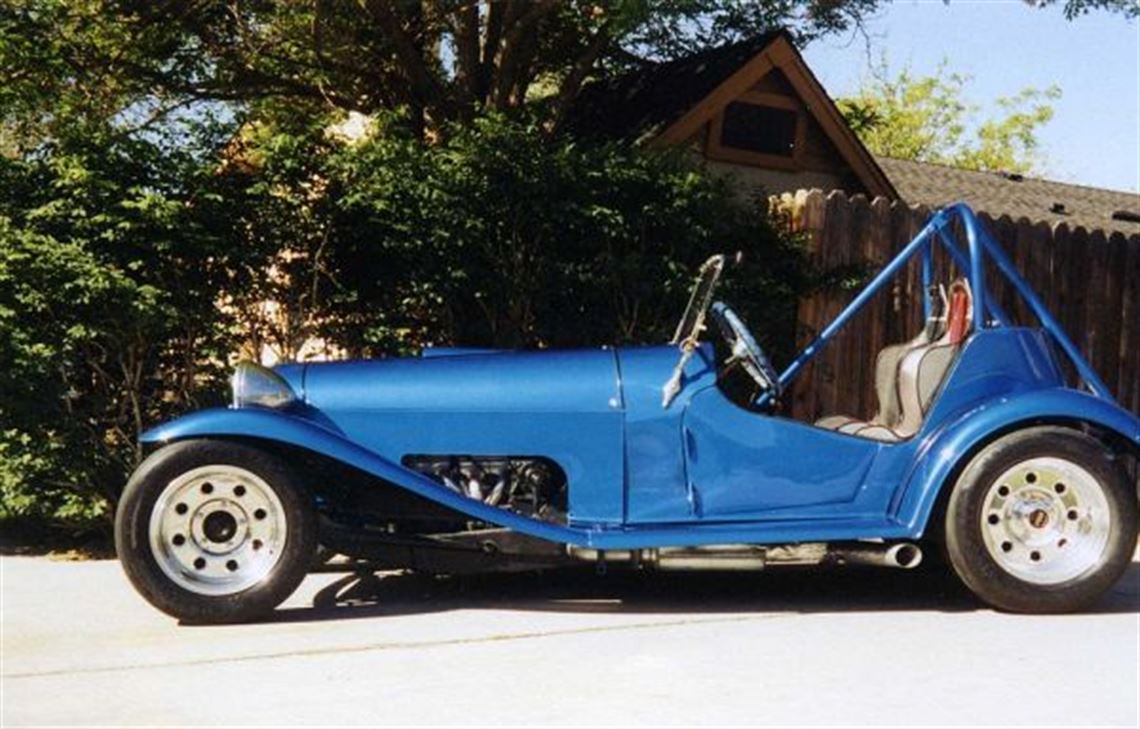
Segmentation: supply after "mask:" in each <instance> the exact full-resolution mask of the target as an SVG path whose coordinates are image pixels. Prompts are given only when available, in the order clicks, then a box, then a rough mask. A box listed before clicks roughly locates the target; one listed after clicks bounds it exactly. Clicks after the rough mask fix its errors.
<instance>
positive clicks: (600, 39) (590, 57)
mask: <svg viewBox="0 0 1140 729" xmlns="http://www.w3.org/2000/svg"><path fill="white" fill-rule="evenodd" d="M611 40H612V38H611V37H610V32H609V28H608V27H607V26H605V25H602V27H600V28H598V30H597V32H595V33H594V37H593V38H592V39H590V42H589V43H588V44H587V45H586V48H585V50H583V51H582V53H581V54H580V55H579V56H578V58H576V59H575V60H574V65H573V66H572V67H571V69H570V73H569V74H567V76H566V79H565V80H564V81H563V82H562V88H560V89H559V90H558V102H557V104H556V105H555V109H554V119H553V120H552V121H551V123H550V130H551V131H552V132H553V131H556V130H557V129H558V128H559V127H560V126H561V125H562V121H563V119H565V118H566V113H567V112H568V111H569V110H570V105H571V104H573V103H574V99H575V98H576V97H577V96H578V92H579V91H580V90H581V88H582V84H583V83H584V82H585V80H586V76H588V75H589V73H590V71H591V70H592V69H593V68H594V64H595V63H596V62H597V60H598V57H599V56H601V55H602V53H603V52H604V51H605V50H606V47H607V46H609V44H610V41H611Z"/></svg>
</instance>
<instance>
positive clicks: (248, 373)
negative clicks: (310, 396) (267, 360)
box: [230, 362, 297, 408]
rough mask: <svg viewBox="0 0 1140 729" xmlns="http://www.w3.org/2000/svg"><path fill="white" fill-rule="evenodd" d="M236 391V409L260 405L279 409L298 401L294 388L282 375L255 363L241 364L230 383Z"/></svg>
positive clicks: (235, 370)
mask: <svg viewBox="0 0 1140 729" xmlns="http://www.w3.org/2000/svg"><path fill="white" fill-rule="evenodd" d="M230 382H231V384H232V386H233V391H234V407H235V408H244V407H248V406H250V405H258V406H260V407H264V408H279V407H282V406H284V405H288V404H289V403H291V402H293V401H294V400H296V399H297V395H296V394H295V393H294V392H293V388H291V387H289V383H288V382H286V381H285V379H284V378H283V377H281V375H279V374H277V373H276V372H274V371H273V370H271V369H269V368H268V367H262V366H261V365H259V364H255V363H253V362H240V363H238V366H237V367H235V368H234V376H233V379H232V380H231V381H230Z"/></svg>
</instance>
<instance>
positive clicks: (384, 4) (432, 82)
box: [358, 0, 454, 116]
mask: <svg viewBox="0 0 1140 729" xmlns="http://www.w3.org/2000/svg"><path fill="white" fill-rule="evenodd" d="M358 1H359V2H360V3H361V5H362V7H363V8H364V9H365V10H366V11H367V12H368V13H370V14H371V15H372V17H373V18H375V19H376V22H377V23H378V24H379V25H380V28H381V29H382V30H383V31H384V32H385V33H387V35H388V37H389V38H390V39H391V41H392V44H393V46H394V47H395V50H396V58H397V59H398V60H399V63H400V67H401V68H402V69H403V71H404V74H405V75H406V76H407V78H408V82H409V83H410V84H411V86H412V93H413V95H414V96H415V97H416V99H417V100H418V101H419V102H420V103H421V104H423V105H424V106H426V107H428V108H433V109H436V110H438V111H440V112H442V113H443V115H444V116H453V112H454V109H453V108H452V106H451V104H450V102H449V101H448V100H447V97H446V95H445V94H444V92H443V88H442V87H441V86H440V84H439V80H438V79H436V77H435V76H434V75H433V74H432V72H431V70H430V69H428V67H427V64H426V63H425V62H424V57H423V54H422V53H420V51H419V49H418V48H417V47H416V44H415V42H414V41H413V40H412V38H411V37H410V36H409V35H408V34H407V33H406V32H405V31H404V28H403V26H402V24H401V23H400V20H399V18H397V17H396V14H395V12H394V11H393V10H392V6H391V4H390V3H389V2H388V0H358Z"/></svg>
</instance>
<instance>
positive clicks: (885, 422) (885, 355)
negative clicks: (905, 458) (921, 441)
mask: <svg viewBox="0 0 1140 729" xmlns="http://www.w3.org/2000/svg"><path fill="white" fill-rule="evenodd" d="M948 308H949V315H948V316H947V317H945V318H942V317H940V316H938V315H937V314H935V315H934V316H932V317H931V318H930V319H928V320H927V322H926V326H925V327H924V328H923V330H922V332H920V333H919V335H918V336H917V337H915V338H914V339H912V340H910V341H909V342H904V343H902V344H894V345H891V346H888V347H884V348H883V349H882V350H881V351H880V352H879V354H878V357H877V358H876V361H875V394H876V396H877V398H878V401H879V411H878V413H876V414H875V417H873V418H871V419H870V420H866V421H864V420H859V419H857V418H853V417H850V416H846V415H831V416H828V417H825V418H822V419H820V420H818V421H816V423H815V425H816V427H819V428H827V429H829V430H836V431H839V432H840V433H847V434H849V435H857V436H860V437H863V438H871V439H873V440H881V441H884V442H890V443H894V442H898V441H901V440H904V439H906V438H909V437H910V436H912V435H914V434H915V433H917V432H918V429H919V428H920V427H922V422H923V420H924V419H925V417H926V413H927V411H928V410H929V409H930V404H931V402H932V401H933V399H934V395H935V393H937V391H938V388H939V386H940V385H941V384H942V380H943V379H944V378H945V377H946V373H947V372H949V370H950V365H951V364H952V363H953V362H954V358H955V355H957V353H958V350H959V349H960V348H961V345H962V342H963V341H965V339H966V336H967V335H968V334H969V330H970V326H971V322H972V320H973V296H972V295H971V293H970V286H969V284H968V283H967V282H966V280H965V279H958V280H957V281H955V282H954V283H952V284H951V285H950V296H949V307H948Z"/></svg>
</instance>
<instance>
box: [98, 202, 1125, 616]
mask: <svg viewBox="0 0 1140 729" xmlns="http://www.w3.org/2000/svg"><path fill="white" fill-rule="evenodd" d="M962 233H964V240H961V239H960V238H962V237H963V236H962V235H961V234H962ZM936 246H941V247H942V248H943V249H944V250H945V251H946V255H947V256H948V260H950V261H951V262H952V263H953V264H954V265H955V266H956V267H957V269H958V270H959V271H960V272H961V274H962V278H960V279H957V280H955V281H952V282H947V281H935V280H934V278H935V277H934V270H935V265H934V263H933V258H932V256H933V252H934V249H935V247H936ZM912 259H914V260H915V261H916V263H918V264H919V265H920V267H921V279H922V283H923V292H924V293H923V309H924V318H925V322H926V323H925V326H923V327H922V330H921V331H917V332H914V333H913V335H914V336H913V338H911V339H909V340H908V341H905V342H902V343H899V344H895V345H892V346H888V347H886V348H885V349H883V350H882V351H881V352H879V353H878V354H877V357H876V360H875V368H874V369H875V390H876V393H877V396H878V405H879V408H878V412H877V413H876V414H875V415H874V417H871V418H870V419H868V420H860V419H857V418H853V417H847V416H844V415H842V414H835V415H833V416H828V417H824V418H822V419H820V420H818V421H816V422H814V423H806V422H798V421H796V420H793V419H789V418H785V417H781V416H780V415H779V410H778V407H777V406H778V403H779V401H780V396H781V394H782V393H783V391H784V390H785V389H786V388H787V387H788V385H789V383H790V382H791V381H792V380H793V379H794V378H795V377H796V375H797V373H799V372H800V371H801V370H802V368H803V367H804V365H805V364H806V363H807V362H809V361H810V360H811V358H812V357H813V356H814V355H815V354H816V353H817V352H818V351H819V350H820V348H821V347H823V346H824V345H825V344H826V343H827V342H828V340H829V339H831V338H832V337H833V336H834V335H835V333H836V332H837V331H838V330H839V329H840V328H841V327H842V326H843V325H844V324H845V323H846V322H848V321H849V320H850V319H851V317H852V316H853V315H854V314H855V313H856V312H857V311H858V310H859V309H860V308H861V307H862V306H863V305H864V304H865V303H866V302H867V301H868V300H869V299H870V298H871V297H872V296H873V295H874V294H875V293H876V292H878V291H880V290H881V289H882V288H883V287H884V286H885V285H887V284H888V283H889V282H890V281H891V280H892V279H893V278H894V277H895V276H896V275H898V274H899V273H900V272H901V271H903V270H904V268H905V267H906V266H907V264H908V262H909V261H911V260H912ZM724 267H725V259H724V258H723V257H721V256H715V257H713V258H712V259H710V260H709V261H708V262H707V263H706V264H705V265H704V267H703V268H702V269H701V272H700V274H699V277H698V280H697V282H696V285H695V287H694V289H693V293H692V297H691V299H690V303H689V306H688V309H687V311H686V312H685V313H684V315H683V317H682V320H681V322H680V325H679V326H678V328H677V333H676V336H675V337H674V339H673V341H671V342H669V343H668V344H662V345H660V346H648V347H631V348H616V349H614V348H600V349H583V350H575V351H528V352H513V351H511V352H507V351H493V350H472V349H462V350H460V349H428V350H425V351H424V352H423V354H422V356H420V357H416V358H408V359H384V360H375V361H349V362H333V363H319V364H316V363H312V364H290V365H284V366H280V367H277V368H275V369H272V370H270V369H266V368H262V367H259V366H257V365H254V364H242V365H239V366H238V368H237V370H236V372H235V374H234V377H233V391H234V392H233V406H232V407H231V408H226V409H216V410H205V411H201V412H196V413H192V414H190V415H187V416H185V417H182V418H179V419H177V420H175V421H173V422H169V423H166V424H164V425H161V426H159V427H157V428H155V429H153V430H151V431H150V432H148V433H146V434H145V435H144V436H143V441H144V442H145V443H147V444H151V445H153V446H154V451H153V453H151V455H150V456H149V457H148V458H147V459H146V460H145V461H144V462H143V463H142V465H140V466H139V468H138V470H137V471H136V472H135V473H134V475H133V476H132V477H131V479H130V482H129V483H128V484H127V487H126V489H125V491H124V493H123V496H122V499H121V501H120V505H119V509H118V513H117V516H116V540H117V547H118V552H119V555H120V558H121V559H122V563H123V566H124V568H125V570H126V572H127V575H128V576H129V578H130V579H131V581H132V582H133V584H134V585H135V587H136V588H137V589H138V590H139V592H141V593H142V594H143V596H144V597H145V598H146V599H147V600H149V601H150V602H151V603H153V604H154V605H155V606H156V607H158V608H159V609H160V610H163V611H165V612H167V613H169V614H171V615H174V616H177V617H179V618H182V619H183V620H187V621H195V622H222V621H235V620H245V619H249V618H251V617H255V616H257V615H260V614H263V613H265V612H267V611H270V610H272V609H273V608H274V607H275V606H276V605H277V604H278V603H280V602H281V601H282V600H284V599H285V598H286V597H287V596H288V595H289V594H290V592H292V591H293V590H294V589H295V588H296V586H297V585H298V584H299V583H300V581H301V580H302V578H303V577H304V576H305V574H306V572H307V570H308V569H309V567H310V565H311V564H313V560H314V553H315V552H316V551H317V549H318V545H321V546H323V547H324V548H326V549H330V550H335V551H336V552H340V553H343V554H346V555H349V556H352V557H358V558H362V559H367V560H369V561H370V562H369V563H370V564H371V565H373V566H374V567H375V568H378V569H379V568H393V569H401V568H402V569H416V570H424V571H429V572H437V573H456V572H464V571H470V570H486V569H536V568H547V567H553V566H558V565H566V564H573V563H581V562H584V561H585V562H595V563H599V564H601V565H604V564H625V565H629V566H632V567H636V568H642V569H661V570H665V569H703V568H710V569H740V570H753V569H758V568H762V567H765V566H771V565H779V564H819V563H840V564H842V563H862V564H875V565H882V566H890V567H899V568H909V567H914V566H916V565H917V564H919V562H920V561H921V560H922V558H923V550H924V549H929V548H930V547H931V546H938V547H939V549H940V550H942V551H944V553H945V555H946V556H947V557H948V562H949V565H950V566H951V568H952V569H953V570H954V572H956V573H957V575H958V576H959V577H960V578H961V579H962V581H963V582H964V583H965V584H966V585H967V586H968V587H969V588H970V589H971V590H972V591H973V592H974V593H976V594H977V595H978V596H979V597H980V598H981V599H982V600H983V601H985V602H987V603H989V604H991V605H993V606H996V607H998V608H1001V609H1005V610H1011V611H1019V612H1054V611H1068V610H1074V609H1078V608H1080V607H1082V606H1086V605H1088V604H1089V603H1091V602H1092V601H1094V600H1095V599H1096V598H1097V597H1098V596H1099V595H1101V594H1102V593H1103V592H1104V591H1105V590H1106V589H1108V588H1109V587H1110V586H1111V585H1112V584H1113V582H1114V581H1115V580H1116V579H1117V578H1118V577H1119V576H1120V575H1121V573H1122V571H1123V570H1124V569H1125V567H1126V565H1127V564H1128V562H1129V560H1130V559H1131V556H1132V553H1133V549H1134V548H1135V546H1136V536H1137V497H1136V483H1137V461H1138V456H1140V421H1138V420H1137V418H1136V417H1135V416H1133V415H1132V414H1130V413H1129V412H1127V411H1125V410H1123V409H1122V408H1120V407H1119V406H1117V405H1116V403H1115V402H1114V401H1113V399H1112V397H1111V395H1110V394H1109V392H1108V391H1107V389H1106V388H1105V386H1104V384H1103V383H1102V382H1101V380H1100V379H1099V378H1098V377H1097V375H1096V373H1095V372H1093V370H1092V369H1091V368H1090V366H1089V365H1088V363H1087V362H1086V361H1085V359H1084V358H1083V357H1082V356H1081V354H1080V352H1079V351H1078V350H1077V348H1076V347H1075V346H1074V345H1073V343H1072V341H1071V340H1070V339H1069V338H1068V337H1067V336H1066V335H1065V333H1064V332H1063V331H1062V330H1061V328H1060V327H1059V326H1058V324H1057V322H1056V321H1055V320H1054V318H1053V317H1052V315H1051V314H1050V313H1049V312H1048V311H1047V310H1046V308H1045V307H1044V305H1043V304H1042V302H1041V300H1040V299H1039V298H1038V296H1037V295H1036V294H1035V293H1034V292H1033V291H1032V290H1031V289H1030V288H1029V286H1027V285H1026V283H1025V281H1024V280H1023V279H1022V277H1021V276H1020V275H1019V273H1018V272H1017V271H1016V270H1015V268H1014V266H1013V265H1012V264H1011V262H1010V260H1009V259H1008V257H1007V256H1006V255H1005V254H1004V253H1003V251H1002V250H1001V248H1000V247H998V246H997V245H996V244H995V243H994V242H993V240H992V239H991V238H989V236H988V235H987V234H986V232H985V230H984V229H983V228H982V226H981V225H980V224H979V223H978V221H977V219H976V218H975V217H974V215H973V213H972V212H971V211H970V210H969V209H968V208H966V207H965V206H961V205H959V206H953V207H950V208H947V209H945V210H942V211H941V212H939V213H937V214H935V215H934V216H932V218H931V220H930V221H929V223H928V224H927V225H926V227H925V228H924V229H923V230H922V231H921V232H920V234H919V235H918V236H917V237H916V238H915V239H914V240H913V241H912V242H911V243H909V244H908V245H907V246H906V247H905V248H904V249H903V250H902V251H901V252H900V254H899V255H898V256H897V257H896V258H895V259H894V260H893V261H892V262H891V263H890V264H889V265H887V266H886V267H885V268H884V269H883V270H882V271H881V272H880V273H879V274H878V275H877V276H876V277H875V278H874V279H873V280H872V281H871V282H870V283H869V284H868V285H867V287H866V289H864V290H863V291H862V292H861V293H860V294H859V295H858V296H857V297H856V298H855V299H854V300H853V301H852V302H851V304H850V305H849V306H848V307H847V308H846V309H845V310H844V311H843V312H842V313H841V314H840V315H839V316H838V317H837V318H836V320H835V321H833V322H832V323H831V324H829V325H828V326H827V327H826V328H825V329H824V331H822V332H821V333H820V334H819V336H818V337H817V339H816V340H815V341H814V342H813V343H812V344H811V345H809V346H808V347H807V348H806V349H805V350H804V351H803V352H802V353H801V354H800V355H799V356H798V357H797V358H796V359H795V360H794V361H793V362H792V363H791V364H790V366H788V367H787V368H786V369H785V370H784V371H783V372H777V371H776V370H775V369H774V368H773V367H772V365H771V363H770V362H769V361H768V359H767V357H766V356H765V354H764V352H763V350H762V349H761V348H760V347H759V346H758V345H757V343H756V340H755V339H754V338H753V336H752V334H751V333H750V332H749V330H748V327H746V326H745V324H744V322H743V321H742V320H741V319H740V318H739V317H738V316H737V315H736V314H735V313H734V312H733V310H732V309H731V308H729V307H728V306H727V305H725V304H724V303H721V302H715V301H714V299H715V291H716V284H717V280H718V278H719V277H720V275H721V273H722V270H723V269H724ZM987 275H989V276H991V277H992V276H995V275H1000V276H1003V277H1004V278H1005V279H1007V280H1008V282H1009V284H1010V285H1011V286H1012V287H1013V289H1014V290H1016V291H1017V292H1018V293H1019V294H1020V296H1021V297H1022V298H1023V299H1024V302H1025V304H1026V306H1027V308H1028V310H1030V311H1032V312H1033V314H1034V315H1035V317H1036V319H1037V322H1036V325H1035V326H1033V327H1023V326H1015V325H1014V324H1013V323H1012V321H1011V320H1010V319H1009V318H1008V317H1007V315H1006V313H1005V312H1004V311H1003V310H1002V308H1001V306H1000V305H999V302H998V300H997V299H995V298H994V297H993V296H992V295H991V294H990V293H989V292H988V291H987V289H986V285H985V283H986V277H987ZM706 323H711V324H715V329H716V331H717V332H719V335H720V336H721V337H722V338H723V343H724V345H725V347H724V351H726V352H727V355H726V356H725V357H723V358H718V357H716V355H715V353H714V352H715V350H714V347H713V346H712V343H711V342H709V341H705V339H706V338H705V337H704V335H705V333H706ZM870 356H871V355H868V357H870ZM718 359H721V360H722V361H718ZM1066 361H1067V362H1068V363H1069V364H1065V362H1066ZM1069 365H1071V368H1070V370H1069V371H1068V374H1067V371H1066V367H1069Z"/></svg>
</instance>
